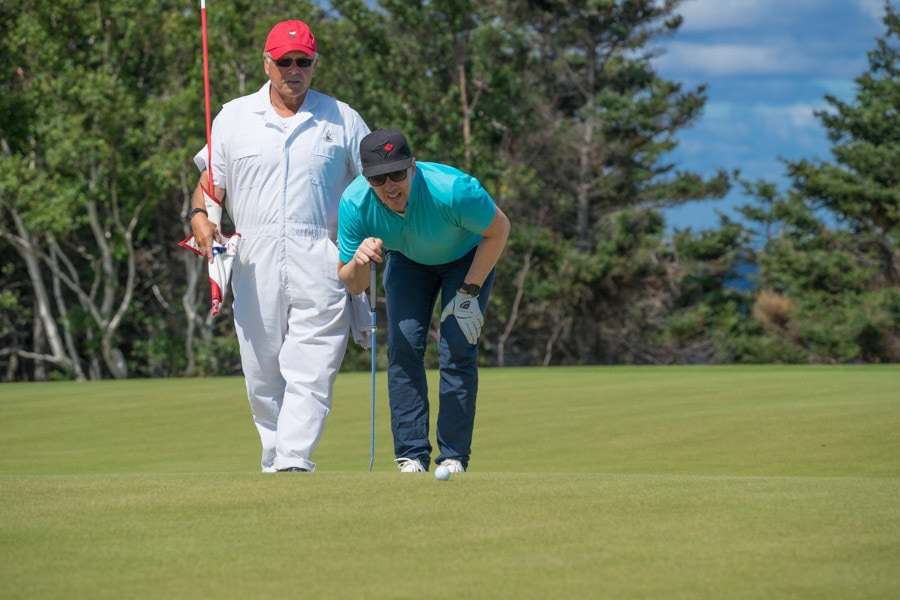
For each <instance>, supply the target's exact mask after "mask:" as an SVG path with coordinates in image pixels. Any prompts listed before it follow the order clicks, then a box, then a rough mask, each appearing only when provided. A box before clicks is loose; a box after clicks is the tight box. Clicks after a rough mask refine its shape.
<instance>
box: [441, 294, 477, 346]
mask: <svg viewBox="0 0 900 600" xmlns="http://www.w3.org/2000/svg"><path fill="white" fill-rule="evenodd" d="M450 315H453V316H454V317H456V323H457V324H458V325H459V328H460V329H461V330H462V332H463V335H465V336H466V340H467V341H468V342H469V343H470V344H472V345H475V344H477V343H478V336H480V335H481V326H482V325H484V315H482V314H481V307H480V306H478V298H476V297H475V296H470V295H468V294H465V293H463V292H456V297H454V298H453V301H452V302H450V304H448V305H447V307H446V308H445V309H444V312H443V313H442V314H441V323H443V322H444V320H445V319H446V318H447V317H449V316H450Z"/></svg>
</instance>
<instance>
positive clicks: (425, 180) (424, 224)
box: [338, 129, 509, 472]
mask: <svg viewBox="0 0 900 600" xmlns="http://www.w3.org/2000/svg"><path fill="white" fill-rule="evenodd" d="M360 159H361V161H362V165H363V171H362V175H361V176H359V177H357V178H356V179H355V180H354V181H353V182H352V183H351V184H350V185H349V186H348V187H347V189H346V190H345V191H344V194H343V196H342V197H341V205H340V210H339V213H338V246H339V248H340V257H339V262H338V275H339V276H340V278H341V280H342V281H343V282H344V284H345V285H346V286H347V289H348V290H350V292H351V293H353V294H358V293H359V292H362V291H363V290H365V289H366V287H367V286H368V284H369V264H370V263H371V262H372V261H374V262H377V263H380V262H382V261H386V266H385V270H384V276H383V277H384V278H383V282H384V289H385V300H386V303H387V320H388V394H389V396H390V406H391V431H392V432H393V435H394V454H395V456H396V458H397V462H398V465H399V467H400V470H401V471H402V472H420V471H427V470H428V468H429V467H430V464H431V450H432V446H431V443H430V442H429V439H428V426H429V403H428V383H427V381H426V376H425V346H426V344H427V341H428V331H429V329H430V326H431V315H432V311H433V310H434V304H435V302H436V301H437V296H438V293H439V292H440V294H441V306H442V309H443V310H442V313H441V336H440V341H439V343H438V348H439V354H440V373H441V378H440V391H439V396H440V407H439V409H438V419H437V444H438V450H439V455H438V456H437V458H436V460H435V462H436V463H437V464H442V465H444V466H446V467H447V468H449V469H450V470H451V471H454V472H462V471H465V470H466V468H468V465H469V458H470V454H471V448H472V431H473V428H474V425H475V398H476V395H477V393H478V338H479V336H480V334H481V327H482V325H483V323H484V317H483V313H484V309H485V306H486V305H487V302H488V298H489V297H490V291H491V286H492V284H493V279H494V266H495V265H496V264H497V260H498V259H499V258H500V254H501V253H502V252H503V248H504V246H505V245H506V239H507V237H508V236H509V219H507V218H506V215H505V214H503V211H502V210H500V208H499V207H498V206H497V205H496V204H494V201H493V199H491V197H490V195H489V194H488V193H487V192H486V191H485V190H484V188H483V187H481V184H480V183H479V182H478V180H476V179H475V178H473V177H471V176H470V175H467V174H466V173H463V172H462V171H459V170H458V169H455V168H453V167H449V166H446V165H441V164H437V163H427V162H420V163H417V162H416V160H415V158H413V156H412V151H411V150H410V147H409V143H408V142H407V140H406V138H405V137H404V136H403V134H402V133H400V132H399V131H397V130H396V129H379V130H377V131H375V132H373V133H371V134H369V135H368V136H366V137H365V138H363V140H362V142H361V143H360Z"/></svg>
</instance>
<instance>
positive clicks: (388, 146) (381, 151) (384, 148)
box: [372, 142, 394, 158]
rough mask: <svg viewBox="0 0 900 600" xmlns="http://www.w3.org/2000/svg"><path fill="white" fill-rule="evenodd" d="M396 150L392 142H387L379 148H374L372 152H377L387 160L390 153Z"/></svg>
mask: <svg viewBox="0 0 900 600" xmlns="http://www.w3.org/2000/svg"><path fill="white" fill-rule="evenodd" d="M393 149H394V145H393V144H392V143H390V142H385V143H383V144H381V145H379V146H375V147H374V148H372V152H377V153H378V154H380V155H381V158H387V155H388V152H390V151H391V150H393Z"/></svg>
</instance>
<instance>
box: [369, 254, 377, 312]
mask: <svg viewBox="0 0 900 600" xmlns="http://www.w3.org/2000/svg"><path fill="white" fill-rule="evenodd" d="M375 272H376V266H375V262H374V261H373V262H370V263H369V308H370V309H372V310H375V300H376V298H375V290H376V289H377V286H378V279H377V277H376V276H375Z"/></svg>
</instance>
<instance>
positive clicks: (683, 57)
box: [657, 42, 810, 77]
mask: <svg viewBox="0 0 900 600" xmlns="http://www.w3.org/2000/svg"><path fill="white" fill-rule="evenodd" d="M657 65H658V66H659V67H660V68H661V69H662V70H663V71H666V72H673V73H690V74H693V75H699V76H714V77H715V76H728V77H734V76H741V75H790V74H796V73H803V72H806V71H807V70H808V69H809V66H810V61H809V58H808V57H807V56H805V55H804V54H802V53H800V52H796V51H794V50H793V49H790V48H784V47H778V46H774V45H767V46H753V45H730V44H695V43H688V42H671V43H670V44H668V45H667V46H666V53H665V54H664V55H662V56H661V57H659V59H657Z"/></svg>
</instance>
